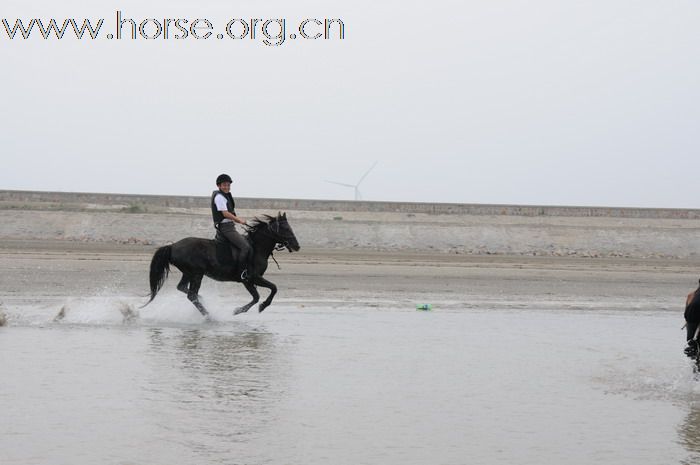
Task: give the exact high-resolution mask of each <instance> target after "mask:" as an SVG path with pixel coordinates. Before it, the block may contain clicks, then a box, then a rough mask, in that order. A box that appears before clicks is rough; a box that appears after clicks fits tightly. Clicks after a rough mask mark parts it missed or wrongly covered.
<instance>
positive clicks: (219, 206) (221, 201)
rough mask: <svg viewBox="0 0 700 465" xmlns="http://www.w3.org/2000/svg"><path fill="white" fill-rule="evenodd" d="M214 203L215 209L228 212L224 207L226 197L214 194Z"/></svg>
mask: <svg viewBox="0 0 700 465" xmlns="http://www.w3.org/2000/svg"><path fill="white" fill-rule="evenodd" d="M214 203H215V204H216V208H217V209H218V210H219V211H220V212H225V211H227V210H228V207H227V206H226V203H227V202H226V197H224V196H223V195H221V194H216V197H214Z"/></svg>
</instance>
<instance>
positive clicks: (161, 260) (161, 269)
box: [141, 245, 173, 308]
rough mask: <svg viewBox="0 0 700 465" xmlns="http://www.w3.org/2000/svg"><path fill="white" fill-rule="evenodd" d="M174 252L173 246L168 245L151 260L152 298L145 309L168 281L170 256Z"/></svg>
mask: <svg viewBox="0 0 700 465" xmlns="http://www.w3.org/2000/svg"><path fill="white" fill-rule="evenodd" d="M172 251H173V246H172V245H166V246H164V247H161V248H159V249H158V250H156V253H154V254H153V258H152V259H151V271H150V273H149V279H150V283H151V298H150V300H149V301H148V302H146V303H145V304H144V305H143V307H145V306H146V305H148V304H150V303H151V302H152V301H153V299H155V298H156V294H158V291H160V288H161V287H163V283H165V280H166V279H168V273H170V256H171V254H172ZM143 307H141V308H143Z"/></svg>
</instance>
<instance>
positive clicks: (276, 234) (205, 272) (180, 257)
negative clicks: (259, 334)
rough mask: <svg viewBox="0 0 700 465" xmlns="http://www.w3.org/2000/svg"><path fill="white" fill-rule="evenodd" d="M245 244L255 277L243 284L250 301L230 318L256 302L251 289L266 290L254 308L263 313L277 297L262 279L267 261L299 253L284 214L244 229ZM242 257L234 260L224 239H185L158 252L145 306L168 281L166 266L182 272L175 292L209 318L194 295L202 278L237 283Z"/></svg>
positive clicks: (265, 216)
mask: <svg viewBox="0 0 700 465" xmlns="http://www.w3.org/2000/svg"><path fill="white" fill-rule="evenodd" d="M245 229H246V231H247V233H248V240H249V241H250V242H251V244H252V246H253V250H254V253H253V258H252V259H253V261H254V269H255V270H256V275H255V276H253V277H252V278H251V280H250V281H245V282H243V285H244V286H245V288H246V289H247V290H248V292H250V295H251V296H253V300H252V301H250V302H249V303H247V304H245V305H244V306H242V307H239V308H237V309H236V310H235V311H234V313H233V314H234V315H237V314H239V313H243V312H247V311H248V309H249V308H250V307H252V306H253V305H255V304H256V303H257V302H258V300H260V294H258V291H257V289H256V288H255V286H256V285H257V286H262V287H266V288H268V289H270V295H269V296H268V297H267V299H265V300H264V301H263V302H262V303H261V304H260V306H259V307H258V309H259V311H261V312H262V311H263V310H265V308H267V307H268V306H269V305H270V303H272V299H273V297H274V296H275V294H276V293H277V286H275V285H274V284H273V283H271V282H270V281H268V280H267V279H265V278H263V277H262V276H263V274H264V273H265V270H267V260H268V258H269V257H270V256H271V255H272V252H273V251H274V250H275V249H277V250H281V249H283V248H285V247H286V248H287V250H289V252H292V251H298V250H299V242H297V238H296V236H295V235H294V231H292V227H291V226H290V225H289V223H288V222H287V214H286V213H285V214H278V215H277V217H272V216H268V215H264V216H263V217H262V219H260V218H255V219H254V220H252V221H251V223H250V225H246V226H245ZM243 260H245V257H242V259H241V257H238V256H237V254H235V253H234V254H232V253H231V246H230V244H229V243H228V241H227V240H226V239H225V238H222V237H219V233H217V238H216V239H214V240H212V239H200V238H197V237H187V238H185V239H182V240H179V241H177V242H175V243H174V244H172V245H166V246H164V247H161V248H159V249H158V250H156V252H155V253H154V254H153V259H151V270H150V284H151V298H150V300H149V301H148V302H146V304H145V305H144V307H145V306H146V305H148V304H149V303H151V302H152V301H153V299H154V298H155V297H156V294H158V291H159V290H160V288H161V287H163V283H165V280H166V279H167V278H168V273H169V272H170V265H171V264H172V265H174V266H175V267H176V268H177V269H179V270H180V271H182V279H180V282H179V283H178V285H177V289H178V290H179V291H181V292H184V293H185V294H187V298H188V299H189V300H190V301H191V302H192V303H193V304H194V306H195V307H197V309H198V310H199V311H200V312H201V313H202V315H204V316H205V317H209V312H207V309H206V308H204V305H202V302H201V300H200V297H199V295H198V292H199V287H200V286H201V284H202V277H204V276H208V277H210V278H211V279H215V280H217V281H235V282H242V281H241V268H245V263H242V261H243Z"/></svg>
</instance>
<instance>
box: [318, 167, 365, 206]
mask: <svg viewBox="0 0 700 465" xmlns="http://www.w3.org/2000/svg"><path fill="white" fill-rule="evenodd" d="M377 163H378V161H375V162H374V164H373V165H372V166H371V167H370V169H368V170H367V171H366V172H365V174H363V175H362V177H361V178H360V180H359V181H357V183H355V184H347V183H344V182H337V181H329V180H327V179H326V182H329V183H331V184H337V185H339V186H344V187H351V188H353V189H354V190H355V200H362V193H361V192H360V184H362V181H364V180H365V178H366V177H367V175H368V174H369V173H370V171H372V170H373V169H374V167H375V166H377Z"/></svg>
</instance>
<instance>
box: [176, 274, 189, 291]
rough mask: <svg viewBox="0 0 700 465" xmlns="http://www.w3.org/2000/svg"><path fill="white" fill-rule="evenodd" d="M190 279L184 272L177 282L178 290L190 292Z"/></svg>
mask: <svg viewBox="0 0 700 465" xmlns="http://www.w3.org/2000/svg"><path fill="white" fill-rule="evenodd" d="M190 279H191V278H190V276H189V275H187V274H185V273H182V279H181V280H180V282H179V283H177V290H178V291H180V292H184V293H185V294H187V293H188V292H189V285H190Z"/></svg>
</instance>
